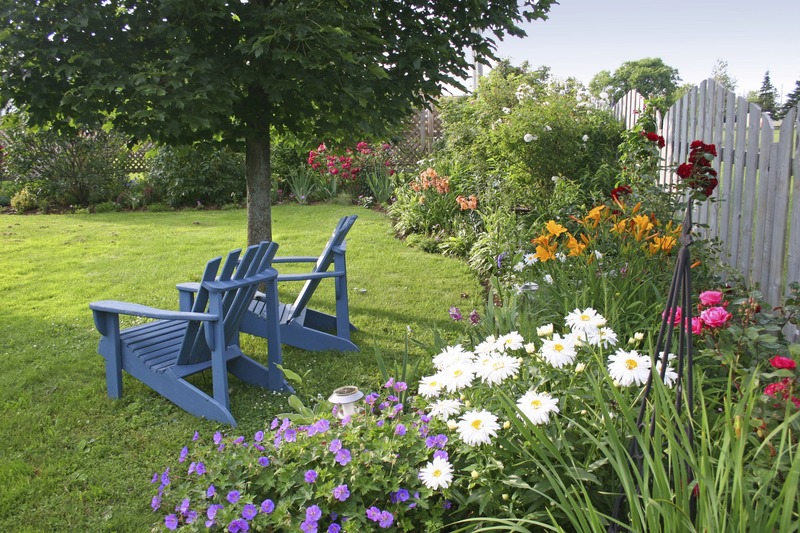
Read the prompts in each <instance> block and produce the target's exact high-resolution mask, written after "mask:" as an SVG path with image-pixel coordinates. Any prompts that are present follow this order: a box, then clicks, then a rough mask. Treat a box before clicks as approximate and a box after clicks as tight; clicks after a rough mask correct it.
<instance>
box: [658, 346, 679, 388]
mask: <svg viewBox="0 0 800 533" xmlns="http://www.w3.org/2000/svg"><path fill="white" fill-rule="evenodd" d="M662 357H664V352H661V353H660V354H658V359H657V360H656V364H655V367H654V370H655V372H656V375H657V376H661V360H662V359H661V358H662ZM675 357H677V356H676V355H675V354H674V353H671V354H669V355H668V356H667V370H666V371H665V372H664V385H666V386H667V387H670V388H672V387H673V386H675V382H676V381H677V380H678V373H677V372H675V371H674V370H673V369H672V365H671V362H672V360H673V359H675Z"/></svg>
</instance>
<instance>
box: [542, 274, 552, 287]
mask: <svg viewBox="0 0 800 533" xmlns="http://www.w3.org/2000/svg"><path fill="white" fill-rule="evenodd" d="M543 279H544V281H545V283H549V284H550V285H552V284H553V276H551V275H550V274H545V275H544V278H543Z"/></svg>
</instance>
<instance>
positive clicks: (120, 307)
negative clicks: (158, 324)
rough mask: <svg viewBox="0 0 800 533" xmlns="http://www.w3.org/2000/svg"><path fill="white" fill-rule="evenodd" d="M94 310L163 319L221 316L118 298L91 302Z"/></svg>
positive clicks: (213, 317)
mask: <svg viewBox="0 0 800 533" xmlns="http://www.w3.org/2000/svg"><path fill="white" fill-rule="evenodd" d="M89 308H90V309H91V310H92V311H95V312H98V313H111V314H115V315H131V316H141V317H145V318H156V319H161V320H203V321H213V320H218V319H219V316H217V315H215V314H212V313H194V312H189V311H168V310H166V309H158V308H156V307H150V306H147V305H141V304H132V303H128V302H118V301H116V300H100V301H99V302H92V303H90V304H89Z"/></svg>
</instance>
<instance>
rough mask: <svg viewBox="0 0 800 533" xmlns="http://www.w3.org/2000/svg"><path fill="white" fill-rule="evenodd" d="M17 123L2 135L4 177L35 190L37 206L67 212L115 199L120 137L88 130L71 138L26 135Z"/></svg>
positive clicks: (122, 151)
mask: <svg viewBox="0 0 800 533" xmlns="http://www.w3.org/2000/svg"><path fill="white" fill-rule="evenodd" d="M21 120H22V121H21V122H20V124H19V125H17V126H15V127H13V128H10V129H8V130H6V133H7V135H8V146H6V149H5V152H6V155H5V166H6V171H7V173H8V175H9V176H11V177H12V178H13V179H14V180H16V181H17V182H19V183H21V184H29V185H30V186H32V187H35V188H36V189H37V190H38V193H37V197H38V198H39V201H40V202H44V203H47V204H52V205H55V206H60V207H68V206H71V205H82V206H86V205H89V204H94V203H97V202H102V201H109V200H115V199H116V198H117V196H118V195H119V194H120V192H121V191H122V188H123V185H124V183H125V181H126V174H125V161H126V157H127V147H126V143H127V139H126V138H125V137H123V136H122V135H120V134H118V133H115V132H113V131H110V132H107V131H102V130H90V129H83V130H80V131H78V132H76V133H74V134H71V135H68V134H60V133H58V132H55V131H52V130H32V129H28V128H27V127H26V125H25V123H24V117H22V119H21Z"/></svg>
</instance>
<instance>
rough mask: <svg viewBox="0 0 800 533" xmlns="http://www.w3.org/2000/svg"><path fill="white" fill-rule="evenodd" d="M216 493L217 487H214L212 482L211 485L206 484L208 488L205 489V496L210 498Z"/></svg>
mask: <svg viewBox="0 0 800 533" xmlns="http://www.w3.org/2000/svg"><path fill="white" fill-rule="evenodd" d="M216 493H217V489H216V487H214V484H213V483H212V484H211V485H209V486H208V489H206V498H210V497H212V496H213V495H214V494H216Z"/></svg>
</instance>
